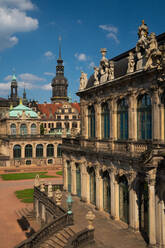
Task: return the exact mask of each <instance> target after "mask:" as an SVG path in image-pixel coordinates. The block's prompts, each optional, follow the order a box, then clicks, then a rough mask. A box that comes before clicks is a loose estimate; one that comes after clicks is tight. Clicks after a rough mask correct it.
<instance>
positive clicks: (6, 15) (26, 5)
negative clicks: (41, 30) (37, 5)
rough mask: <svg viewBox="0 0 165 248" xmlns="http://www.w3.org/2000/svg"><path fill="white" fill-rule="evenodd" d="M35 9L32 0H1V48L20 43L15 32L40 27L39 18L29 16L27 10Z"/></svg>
mask: <svg viewBox="0 0 165 248" xmlns="http://www.w3.org/2000/svg"><path fill="white" fill-rule="evenodd" d="M33 9H34V5H33V4H32V2H31V1H30V0H21V1H20V0H0V23H1V25H0V50H4V49H5V48H9V47H12V46H14V45H16V44H17V43H18V38H17V37H16V35H14V34H15V33H18V32H30V31H33V30H36V29H37V28H38V20H37V19H35V18H32V17H29V16H27V14H26V12H25V11H27V10H33Z"/></svg>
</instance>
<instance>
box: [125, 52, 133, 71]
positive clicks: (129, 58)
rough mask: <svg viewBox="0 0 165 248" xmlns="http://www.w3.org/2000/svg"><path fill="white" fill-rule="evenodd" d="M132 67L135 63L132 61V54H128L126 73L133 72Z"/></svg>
mask: <svg viewBox="0 0 165 248" xmlns="http://www.w3.org/2000/svg"><path fill="white" fill-rule="evenodd" d="M134 66H135V61H134V55H133V52H129V57H128V69H127V73H132V72H134Z"/></svg>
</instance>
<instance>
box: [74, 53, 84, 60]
mask: <svg viewBox="0 0 165 248" xmlns="http://www.w3.org/2000/svg"><path fill="white" fill-rule="evenodd" d="M74 56H75V57H76V58H77V59H78V60H79V61H86V60H87V56H86V55H85V53H80V54H78V53H75V55H74Z"/></svg>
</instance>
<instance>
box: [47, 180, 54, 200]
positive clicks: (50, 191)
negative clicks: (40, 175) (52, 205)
mask: <svg viewBox="0 0 165 248" xmlns="http://www.w3.org/2000/svg"><path fill="white" fill-rule="evenodd" d="M48 197H49V198H51V197H53V190H52V184H51V182H49V185H48Z"/></svg>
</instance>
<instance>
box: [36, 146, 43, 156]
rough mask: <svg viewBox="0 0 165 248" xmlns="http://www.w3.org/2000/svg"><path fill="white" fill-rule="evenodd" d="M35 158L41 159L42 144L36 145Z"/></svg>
mask: <svg viewBox="0 0 165 248" xmlns="http://www.w3.org/2000/svg"><path fill="white" fill-rule="evenodd" d="M36 157H37V158H38V157H43V145H42V144H38V145H37V146H36Z"/></svg>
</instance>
